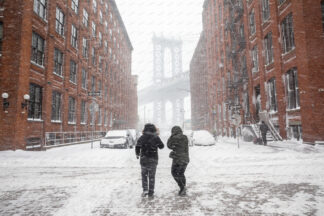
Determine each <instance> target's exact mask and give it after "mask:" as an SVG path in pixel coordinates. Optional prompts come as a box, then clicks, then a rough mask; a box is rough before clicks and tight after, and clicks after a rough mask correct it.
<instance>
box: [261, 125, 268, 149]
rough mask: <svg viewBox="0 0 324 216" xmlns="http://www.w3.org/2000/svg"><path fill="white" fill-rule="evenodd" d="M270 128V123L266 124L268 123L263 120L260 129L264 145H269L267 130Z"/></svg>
mask: <svg viewBox="0 0 324 216" xmlns="http://www.w3.org/2000/svg"><path fill="white" fill-rule="evenodd" d="M268 130H269V127H268V125H266V123H265V122H264V121H262V123H261V125H260V131H261V135H262V141H263V144H264V145H267V132H268Z"/></svg>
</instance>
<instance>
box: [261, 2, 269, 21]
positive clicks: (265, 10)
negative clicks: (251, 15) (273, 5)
mask: <svg viewBox="0 0 324 216" xmlns="http://www.w3.org/2000/svg"><path fill="white" fill-rule="evenodd" d="M261 1H262V20H263V22H265V21H267V20H268V19H269V18H270V7H269V0H261Z"/></svg>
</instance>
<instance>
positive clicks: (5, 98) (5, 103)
mask: <svg viewBox="0 0 324 216" xmlns="http://www.w3.org/2000/svg"><path fill="white" fill-rule="evenodd" d="M1 97H2V100H3V102H2V106H3V111H4V112H5V113H8V111H7V109H8V107H9V101H8V97H9V94H8V93H7V92H4V93H2V95H1Z"/></svg>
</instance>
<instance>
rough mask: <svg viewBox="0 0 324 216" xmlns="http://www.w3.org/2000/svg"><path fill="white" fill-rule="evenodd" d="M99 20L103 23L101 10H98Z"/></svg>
mask: <svg viewBox="0 0 324 216" xmlns="http://www.w3.org/2000/svg"><path fill="white" fill-rule="evenodd" d="M99 21H100V23H101V24H103V16H102V12H101V11H100V12H99Z"/></svg>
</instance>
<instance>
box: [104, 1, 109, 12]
mask: <svg viewBox="0 0 324 216" xmlns="http://www.w3.org/2000/svg"><path fill="white" fill-rule="evenodd" d="M105 8H106V13H107V14H108V9H109V8H108V3H107V2H106V3H105Z"/></svg>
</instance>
